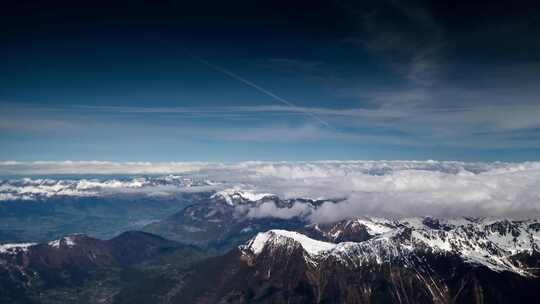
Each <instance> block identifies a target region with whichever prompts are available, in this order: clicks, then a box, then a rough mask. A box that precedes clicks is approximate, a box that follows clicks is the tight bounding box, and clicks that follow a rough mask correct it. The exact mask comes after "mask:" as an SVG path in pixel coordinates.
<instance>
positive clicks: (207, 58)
mask: <svg viewBox="0 0 540 304" xmlns="http://www.w3.org/2000/svg"><path fill="white" fill-rule="evenodd" d="M108 2H109V1H76V3H74V2H73V1H25V2H23V3H21V1H13V2H11V1H7V2H6V1H3V2H2V4H1V5H2V7H0V11H1V12H0V14H1V16H0V46H1V47H0V68H1V71H2V73H0V146H1V147H2V148H1V149H0V159H4V160H64V159H71V160H88V159H96V160H116V161H132V160H148V161H168V160H171V161H172V160H174V161H184V160H187V161H189V160H210V161H234V160H313V159H460V160H538V159H540V153H538V152H539V151H540V118H539V117H540V101H539V97H538V96H540V94H539V93H540V86H539V85H538V83H540V82H539V80H540V39H538V37H539V34H540V6H539V4H537V1H530V2H529V1H506V2H493V1H489V2H488V1H472V2H471V1H466V2H459V1H458V2H455V1H452V2H449V3H444V2H443V1H436V2H434V3H430V2H424V1H415V2H408V1H372V2H370V1H232V2H230V1H229V2H226V3H225V2H224V1H197V3H196V4H185V3H181V2H172V1H130V2H129V3H128V2H123V1H118V2H115V4H110V3H108ZM356 2H362V3H361V4H358V3H356ZM535 2H536V3H535Z"/></svg>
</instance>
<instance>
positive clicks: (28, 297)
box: [0, 231, 198, 303]
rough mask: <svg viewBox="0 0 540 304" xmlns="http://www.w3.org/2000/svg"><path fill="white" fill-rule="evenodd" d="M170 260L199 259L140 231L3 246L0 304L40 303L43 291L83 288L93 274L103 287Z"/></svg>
mask: <svg viewBox="0 0 540 304" xmlns="http://www.w3.org/2000/svg"><path fill="white" fill-rule="evenodd" d="M172 254H178V255H179V256H180V257H182V256H183V257H185V258H186V259H188V258H190V256H193V255H196V254H198V253H197V251H196V250H195V249H193V248H191V247H187V246H183V245H180V244H178V243H176V242H173V241H169V240H166V239H163V238H161V237H159V236H156V235H152V234H148V233H145V232H139V231H129V232H125V233H122V234H121V235H119V236H117V237H115V238H113V239H110V240H99V239H95V238H91V237H88V236H86V235H83V234H73V235H68V236H65V237H63V238H61V239H58V240H55V241H51V242H48V243H40V244H36V243H22V244H3V245H0V303H26V302H28V303H34V302H35V303H41V300H44V299H42V297H41V295H42V294H44V293H46V292H48V291H56V290H65V289H68V290H69V288H77V289H80V288H83V286H84V284H85V283H87V282H88V281H89V280H93V279H94V278H93V277H92V275H93V274H94V273H95V272H96V271H102V272H105V278H104V279H103V282H105V281H107V280H110V279H112V278H113V276H117V275H118V274H119V273H120V272H119V271H117V270H121V269H127V268H128V267H130V266H132V265H136V264H140V263H142V262H145V261H149V260H152V259H157V258H160V257H166V256H168V255H172ZM103 282H102V283H100V284H103Z"/></svg>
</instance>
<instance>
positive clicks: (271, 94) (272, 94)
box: [197, 58, 330, 127]
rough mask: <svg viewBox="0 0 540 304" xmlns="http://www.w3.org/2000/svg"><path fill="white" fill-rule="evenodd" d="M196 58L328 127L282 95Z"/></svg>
mask: <svg viewBox="0 0 540 304" xmlns="http://www.w3.org/2000/svg"><path fill="white" fill-rule="evenodd" d="M197 60H198V61H200V62H201V63H203V64H204V65H206V66H207V67H209V68H211V69H213V70H216V71H218V72H221V73H223V74H225V75H227V76H229V77H231V78H233V79H235V80H238V81H240V82H242V83H243V84H245V85H248V86H250V87H252V88H254V89H255V90H257V91H259V92H261V93H263V94H265V95H267V96H270V97H272V98H273V99H275V100H277V101H279V102H281V103H282V104H284V105H287V106H289V107H292V108H296V109H298V110H300V111H301V112H302V113H304V114H306V115H307V116H309V117H311V118H313V119H315V120H316V121H317V122H319V123H320V124H322V125H324V126H326V127H330V124H329V123H327V122H326V121H324V120H322V119H321V118H320V117H319V116H317V115H315V114H313V113H312V112H309V111H305V110H303V109H301V108H300V107H297V106H296V105H295V104H293V103H292V102H290V101H288V100H286V99H284V98H282V97H279V96H278V95H276V94H274V93H272V92H270V91H268V90H267V89H265V88H263V87H261V86H259V85H257V84H255V83H253V82H251V81H249V80H247V79H245V78H243V77H240V76H239V75H237V74H235V73H233V72H231V71H229V70H227V69H225V68H223V67H220V66H218V65H215V64H213V63H210V62H208V61H206V60H204V59H201V58H197Z"/></svg>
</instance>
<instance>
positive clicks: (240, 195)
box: [212, 187, 276, 206]
mask: <svg viewBox="0 0 540 304" xmlns="http://www.w3.org/2000/svg"><path fill="white" fill-rule="evenodd" d="M275 197H276V195H275V194H272V193H265V192H258V191H255V190H249V189H241V188H239V187H234V188H227V189H224V190H221V191H218V192H216V193H215V194H214V195H212V198H214V199H223V200H225V202H227V204H229V205H231V206H233V205H235V204H236V203H243V202H257V201H260V200H262V199H265V198H275Z"/></svg>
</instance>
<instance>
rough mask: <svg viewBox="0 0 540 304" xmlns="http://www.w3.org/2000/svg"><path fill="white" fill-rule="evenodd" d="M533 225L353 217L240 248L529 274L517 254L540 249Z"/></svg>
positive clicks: (263, 237)
mask: <svg viewBox="0 0 540 304" xmlns="http://www.w3.org/2000/svg"><path fill="white" fill-rule="evenodd" d="M435 223H437V225H435ZM538 226H539V225H538V222H537V221H536V220H530V221H509V220H499V221H493V220H487V219H486V220H481V219H451V220H442V219H440V220H437V219H434V218H417V219H402V220H387V219H380V218H358V219H351V220H347V221H343V222H338V223H334V224H332V225H327V226H325V227H323V226H320V225H311V227H310V226H308V229H307V230H306V231H304V232H305V234H303V233H299V232H292V231H286V230H270V231H267V232H263V233H259V234H258V235H257V236H255V237H254V238H253V239H251V240H250V241H249V242H247V243H246V244H245V245H243V246H241V247H240V249H241V250H242V251H243V252H245V253H246V254H251V255H255V256H256V255H258V254H260V253H261V252H263V251H264V249H265V248H267V247H268V248H271V249H275V248H276V247H280V246H281V247H283V246H288V247H290V248H292V247H295V248H296V247H299V248H302V249H303V251H304V252H305V255H306V256H308V257H309V262H310V263H312V262H313V261H314V260H315V261H316V262H317V261H322V260H326V259H329V258H332V259H335V260H337V261H339V262H341V263H343V264H349V265H356V266H358V265H364V264H366V263H376V264H381V263H384V262H385V261H397V262H399V263H402V264H405V265H407V264H408V263H409V261H410V260H411V259H412V258H413V257H417V256H419V255H424V254H430V255H439V256H455V257H458V258H460V259H461V260H463V261H464V262H466V263H469V264H473V265H482V266H485V267H488V268H489V269H492V270H494V271H497V272H500V271H510V272H514V273H517V274H520V275H523V276H532V275H533V273H532V272H530V271H529V267H527V265H526V264H524V263H522V262H521V261H520V260H519V255H522V254H525V255H528V256H530V255H533V254H538V253H539V250H538V249H539V248H540V232H539V229H538ZM306 234H307V235H306ZM355 234H356V235H355ZM358 235H361V236H358ZM344 236H345V237H344Z"/></svg>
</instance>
